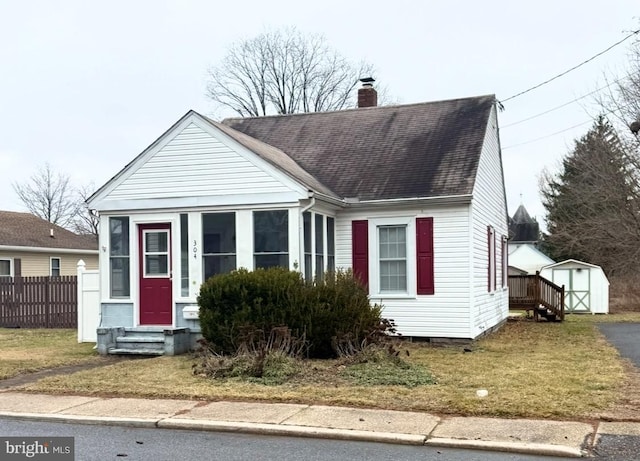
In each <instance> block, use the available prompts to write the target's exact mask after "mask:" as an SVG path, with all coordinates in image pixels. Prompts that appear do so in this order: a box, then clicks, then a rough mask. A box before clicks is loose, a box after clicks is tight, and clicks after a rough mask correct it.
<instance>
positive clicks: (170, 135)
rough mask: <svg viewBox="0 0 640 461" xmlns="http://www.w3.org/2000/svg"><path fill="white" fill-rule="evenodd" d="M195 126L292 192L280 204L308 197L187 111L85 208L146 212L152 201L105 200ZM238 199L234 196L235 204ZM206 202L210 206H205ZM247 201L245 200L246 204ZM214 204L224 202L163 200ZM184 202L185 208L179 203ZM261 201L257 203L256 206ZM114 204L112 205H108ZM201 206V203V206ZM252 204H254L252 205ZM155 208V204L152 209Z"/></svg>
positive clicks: (291, 181) (287, 178) (268, 165)
mask: <svg viewBox="0 0 640 461" xmlns="http://www.w3.org/2000/svg"><path fill="white" fill-rule="evenodd" d="M191 124H193V125H195V126H197V127H198V128H200V129H201V130H203V131H204V132H206V133H207V134H209V135H210V136H211V137H212V138H214V139H216V140H217V141H219V142H220V143H222V144H223V145H225V146H226V147H228V148H229V149H230V150H232V151H233V152H235V153H236V154H238V155H239V156H241V157H242V158H244V159H245V160H246V161H248V162H250V163H251V164H253V165H254V166H255V167H256V168H258V169H260V170H262V171H264V172H265V173H266V174H267V175H269V176H271V177H272V178H274V180H276V181H278V182H280V183H281V184H283V185H284V186H285V187H286V188H288V189H290V190H291V194H286V195H288V196H287V197H286V199H285V200H282V197H279V198H278V200H280V201H292V200H300V199H304V198H307V197H308V195H309V191H308V189H307V187H305V186H304V185H303V184H301V183H300V182H298V181H296V180H294V179H293V178H291V177H290V176H289V175H287V174H286V173H284V172H283V171H281V170H280V169H278V168H277V167H276V166H274V165H272V164H271V163H269V162H267V161H266V160H264V159H262V158H261V157H260V156H258V155H257V154H256V153H254V152H252V151H251V150H249V149H247V148H246V147H244V146H243V145H242V144H240V143H238V142H237V141H235V140H234V139H233V138H231V137H229V136H228V135H226V134H225V133H224V132H222V131H221V130H219V129H218V128H217V127H215V126H213V125H212V124H211V123H209V122H208V121H206V120H205V119H203V118H202V117H201V116H200V115H199V114H197V113H195V112H193V111H190V112H189V113H187V114H186V115H185V116H184V117H183V118H182V119H180V120H179V121H178V122H177V123H176V124H175V125H174V126H172V127H171V128H170V129H169V130H168V131H167V132H165V133H164V134H163V135H162V136H160V138H158V139H157V140H156V141H155V142H154V143H153V144H151V145H150V146H149V147H148V148H147V149H145V150H144V151H143V152H142V153H141V154H140V155H138V156H137V157H136V158H135V159H134V160H133V161H131V162H130V163H129V164H128V165H127V166H125V167H124V168H123V169H122V170H121V171H120V172H119V173H118V174H117V175H116V176H114V177H113V178H112V179H111V180H109V181H108V182H107V183H106V184H105V185H104V186H102V188H101V189H99V190H98V192H96V194H94V195H93V196H92V197H91V198H90V199H89V200H88V201H87V203H88V205H89V207H90V208H92V209H97V210H99V211H100V210H107V209H111V210H122V209H134V208H135V205H134V204H136V203H138V204H139V205H141V207H142V208H149V204H148V203H145V202H153V201H152V200H141V201H136V200H135V199H134V200H130V199H126V200H125V199H123V200H114V201H111V200H108V197H109V195H110V194H111V193H112V192H113V191H114V190H115V189H116V188H117V187H118V186H120V185H121V184H123V183H124V182H125V181H126V180H127V179H129V178H131V176H132V175H133V174H134V173H135V172H136V171H138V170H139V169H140V168H141V167H142V166H143V165H144V164H145V163H146V162H147V161H149V160H150V159H151V158H152V157H153V156H154V155H156V154H157V153H158V152H159V151H161V150H162V149H163V148H164V147H165V146H166V145H167V144H168V143H170V142H171V141H172V140H173V139H174V138H175V137H176V136H178V135H179V134H180V133H181V132H182V131H183V130H185V129H186V128H187V127H188V126H189V125H191ZM237 197H238V196H235V199H236V203H237V200H238V198H237ZM231 198H234V196H233V195H230V196H229V197H228V199H231ZM189 199H192V200H191V202H194V203H193V204H190V203H187V202H190V200H189ZM207 199H208V200H209V201H210V202H211V203H207ZM246 199H248V197H247V198H245V200H246ZM216 200H221V201H222V202H226V201H227V199H225V198H222V199H219V198H217V197H199V198H195V197H185V198H184V199H183V198H180V199H163V202H171V203H175V205H169V206H201V205H200V204H199V203H198V202H200V203H201V204H202V205H215V204H216ZM181 201H183V202H185V203H184V205H183V204H181V203H180V202H181ZM259 201H260V200H258V202H259ZM111 202H113V203H111ZM202 202H204V203H202ZM254 203H255V202H254ZM162 206H163V207H166V206H167V204H165V203H163V205H162ZM154 207H157V203H156V204H155V205H154Z"/></svg>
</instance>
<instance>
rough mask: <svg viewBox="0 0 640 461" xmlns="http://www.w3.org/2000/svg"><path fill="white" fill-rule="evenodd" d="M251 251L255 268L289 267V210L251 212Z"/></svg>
mask: <svg viewBox="0 0 640 461" xmlns="http://www.w3.org/2000/svg"><path fill="white" fill-rule="evenodd" d="M253 251H254V254H253V263H254V267H255V268H256V269H259V268H264V269H266V268H269V267H277V266H280V267H286V268H288V267H289V210H269V211H254V212H253Z"/></svg>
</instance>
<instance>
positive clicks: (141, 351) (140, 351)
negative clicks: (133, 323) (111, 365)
mask: <svg viewBox="0 0 640 461" xmlns="http://www.w3.org/2000/svg"><path fill="white" fill-rule="evenodd" d="M108 353H109V354H110V355H164V349H149V348H132V349H125V348H112V349H109V351H108Z"/></svg>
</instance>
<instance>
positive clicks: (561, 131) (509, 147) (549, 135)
mask: <svg viewBox="0 0 640 461" xmlns="http://www.w3.org/2000/svg"><path fill="white" fill-rule="evenodd" d="M632 104H633V103H629V104H627V105H625V106H622V107H617V108H615V109H612V110H609V111H607V112H604V113H602V114H601V115H604V116H607V115H610V114H613V113H614V112H618V111H619V110H622V109H625V108H627V107H630V106H631V105H632ZM593 121H594V119H593V118H590V119H589V120H585V121H584V122H580V123H578V124H576V125H573V126H570V127H568V128H564V129H562V130H560V131H556V132H554V133H549V134H546V135H544V136H540V137H539V138H534V139H530V140H528V141H524V142H520V143H518V144H511V145H510V146H506V147H503V148H502V150H507V149H512V148H514V147H520V146H524V145H526V144H531V143H534V142H538V141H542V140H543V139H547V138H550V137H552V136H556V135H559V134H561V133H564V132H565V131H569V130H573V129H574V128H578V127H579V126H582V125H586V124H587V123H593Z"/></svg>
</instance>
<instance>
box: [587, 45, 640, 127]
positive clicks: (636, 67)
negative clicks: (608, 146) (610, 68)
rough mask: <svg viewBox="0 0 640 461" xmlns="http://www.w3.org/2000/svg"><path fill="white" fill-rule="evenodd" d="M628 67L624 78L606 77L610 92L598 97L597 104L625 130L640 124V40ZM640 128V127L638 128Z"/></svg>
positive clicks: (633, 46)
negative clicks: (636, 123) (635, 123)
mask: <svg viewBox="0 0 640 461" xmlns="http://www.w3.org/2000/svg"><path fill="white" fill-rule="evenodd" d="M628 56H629V61H628V67H627V69H626V71H625V73H624V75H622V76H615V77H610V76H606V77H605V81H606V83H607V88H608V89H609V91H607V92H605V93H603V94H600V95H598V96H596V103H597V104H598V105H599V106H600V107H601V108H602V109H603V112H604V113H607V114H610V115H611V117H612V118H613V119H615V120H617V122H618V123H620V124H621V125H622V126H623V127H625V129H624V130H623V131H622V132H623V133H624V134H627V133H628V131H627V129H628V127H629V126H630V125H632V124H633V123H634V122H638V123H640V39H637V40H636V41H635V43H633V45H631V47H630V49H629V53H628ZM638 128H640V126H638Z"/></svg>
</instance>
